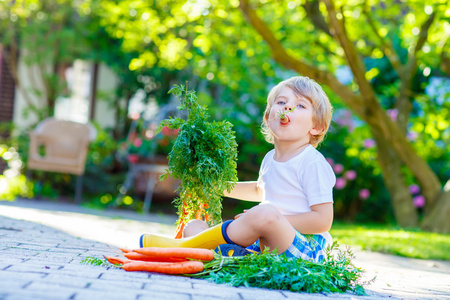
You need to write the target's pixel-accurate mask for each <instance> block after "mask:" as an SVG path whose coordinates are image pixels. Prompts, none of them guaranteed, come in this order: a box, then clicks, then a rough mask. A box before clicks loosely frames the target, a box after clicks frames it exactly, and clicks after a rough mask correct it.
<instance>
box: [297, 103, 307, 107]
mask: <svg viewBox="0 0 450 300" xmlns="http://www.w3.org/2000/svg"><path fill="white" fill-rule="evenodd" d="M297 107H300V108H305V106H304V105H303V104H297Z"/></svg>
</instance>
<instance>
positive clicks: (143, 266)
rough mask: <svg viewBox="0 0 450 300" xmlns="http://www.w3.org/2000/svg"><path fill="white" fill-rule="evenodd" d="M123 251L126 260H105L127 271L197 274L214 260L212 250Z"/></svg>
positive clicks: (142, 249) (151, 249) (149, 248)
mask: <svg viewBox="0 0 450 300" xmlns="http://www.w3.org/2000/svg"><path fill="white" fill-rule="evenodd" d="M121 250H122V252H123V255H124V256H125V258H121V257H111V256H105V259H106V260H107V261H108V262H110V263H112V264H114V265H119V266H120V267H121V268H122V269H124V270H125V271H146V272H158V273H164V274H195V273H199V272H202V271H203V270H204V262H210V261H212V260H213V259H214V252H213V251H212V250H208V249H198V248H159V247H146V248H139V249H135V250H128V249H121Z"/></svg>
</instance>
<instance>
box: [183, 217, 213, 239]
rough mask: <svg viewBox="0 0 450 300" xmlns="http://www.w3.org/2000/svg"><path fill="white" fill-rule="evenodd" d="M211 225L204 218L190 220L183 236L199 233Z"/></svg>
mask: <svg viewBox="0 0 450 300" xmlns="http://www.w3.org/2000/svg"><path fill="white" fill-rule="evenodd" d="M208 228H209V226H208V224H206V222H205V221H202V220H190V221H189V222H187V223H186V225H185V226H184V229H183V237H184V238H185V237H190V236H194V235H196V234H199V233H200V232H202V231H204V230H206V229H208Z"/></svg>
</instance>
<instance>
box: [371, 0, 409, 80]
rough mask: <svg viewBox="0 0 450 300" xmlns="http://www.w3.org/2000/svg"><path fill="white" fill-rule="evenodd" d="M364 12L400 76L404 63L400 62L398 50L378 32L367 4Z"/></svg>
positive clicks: (383, 49)
mask: <svg viewBox="0 0 450 300" xmlns="http://www.w3.org/2000/svg"><path fill="white" fill-rule="evenodd" d="M363 13H364V15H365V16H366V18H367V21H368V22H369V26H370V28H371V29H372V31H373V33H374V34H375V35H376V37H377V38H378V40H379V41H380V44H381V50H382V51H383V53H384V55H385V56H386V57H387V59H389V62H390V63H391V65H392V67H393V68H394V70H395V71H396V72H397V75H399V76H400V74H401V73H402V69H401V68H402V65H401V62H400V58H399V57H398V55H397V52H396V51H395V49H394V47H393V45H392V43H391V42H390V41H386V40H385V39H384V38H383V37H382V36H380V34H379V33H378V28H377V26H376V25H375V21H374V20H373V19H372V16H371V15H370V13H369V12H368V11H367V6H365V7H364V9H363Z"/></svg>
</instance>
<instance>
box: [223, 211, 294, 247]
mask: <svg viewBox="0 0 450 300" xmlns="http://www.w3.org/2000/svg"><path fill="white" fill-rule="evenodd" d="M227 234H228V237H229V238H230V240H232V241H233V242H234V243H236V244H238V245H240V246H243V247H248V246H250V245H251V244H253V243H254V242H255V241H256V240H258V239H259V242H260V245H261V250H264V247H269V248H270V249H271V250H274V249H275V248H278V253H283V252H284V251H286V250H287V249H288V248H289V246H290V244H291V243H292V242H293V240H294V238H295V229H294V228H293V227H292V225H291V224H290V223H289V222H288V221H287V219H286V218H284V217H283V215H281V213H280V212H279V211H278V210H277V209H276V208H275V207H273V206H272V205H258V206H255V207H253V208H251V209H249V210H248V211H247V212H246V213H244V214H242V215H241V216H240V217H239V218H237V219H236V220H234V221H233V222H231V223H230V225H228V228H227Z"/></svg>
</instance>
